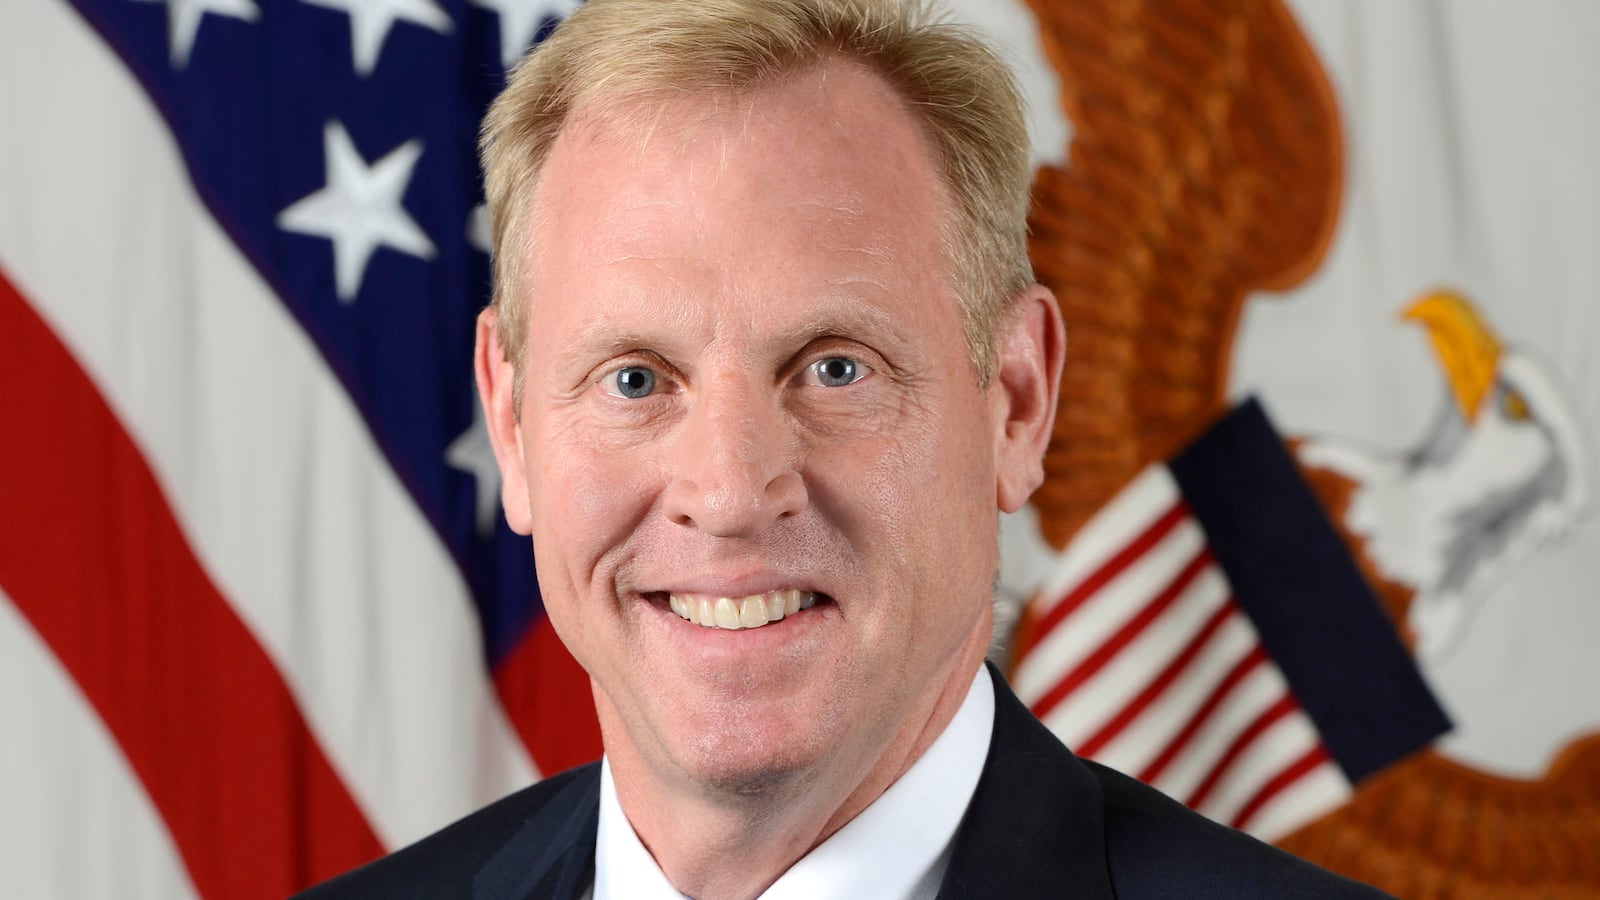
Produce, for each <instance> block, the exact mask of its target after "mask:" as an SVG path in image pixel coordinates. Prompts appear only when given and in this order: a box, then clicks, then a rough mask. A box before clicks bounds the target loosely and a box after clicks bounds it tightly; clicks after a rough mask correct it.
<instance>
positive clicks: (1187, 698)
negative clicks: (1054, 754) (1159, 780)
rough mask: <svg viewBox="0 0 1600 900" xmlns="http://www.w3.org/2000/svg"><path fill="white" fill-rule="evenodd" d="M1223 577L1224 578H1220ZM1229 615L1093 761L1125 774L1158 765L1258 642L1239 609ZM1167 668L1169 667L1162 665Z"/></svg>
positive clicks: (1230, 604) (1231, 607) (1231, 609)
mask: <svg viewBox="0 0 1600 900" xmlns="http://www.w3.org/2000/svg"><path fill="white" fill-rule="evenodd" d="M1219 577H1220V576H1219ZM1228 605H1229V607H1230V613H1229V615H1228V617H1227V619H1226V621H1224V622H1223V623H1222V625H1221V627H1220V628H1218V629H1217V631H1216V633H1215V634H1213V635H1211V636H1210V638H1209V639H1208V640H1207V641H1206V643H1205V645H1204V646H1203V647H1202V648H1201V650H1200V652H1199V653H1198V654H1196V655H1195V657H1194V659H1192V660H1190V661H1189V664H1188V665H1186V666H1185V667H1184V669H1183V671H1182V672H1180V673H1179V674H1178V677H1177V678H1176V679H1174V680H1173V682H1172V683H1171V684H1169V685H1167V687H1166V689H1165V690H1164V691H1162V693H1161V696H1159V697H1158V698H1156V700H1155V701H1154V702H1152V703H1151V704H1150V705H1149V706H1148V707H1146V708H1145V710H1144V711H1143V712H1142V713H1140V714H1139V717H1138V718H1136V719H1134V720H1133V721H1132V722H1131V723H1129V725H1128V727H1127V728H1125V729H1124V730H1123V731H1122V733H1121V734H1118V735H1117V736H1116V737H1115V738H1114V739H1112V740H1111V741H1110V742H1108V743H1107V744H1106V745H1105V747H1104V748H1103V749H1102V750H1101V751H1100V752H1099V753H1096V754H1095V759H1097V760H1099V761H1100V762H1103V763H1105V764H1106V765H1108V766H1111V767H1113V768H1115V769H1120V770H1121V771H1123V772H1131V773H1138V772H1142V771H1144V769H1145V767H1147V766H1149V765H1150V764H1151V763H1152V762H1154V761H1155V757H1156V755H1157V754H1159V753H1160V752H1161V751H1162V749H1163V748H1165V747H1166V746H1167V745H1168V744H1170V743H1171V742H1172V741H1173V740H1175V739H1176V738H1177V737H1178V731H1179V729H1181V728H1182V727H1183V725H1184V723H1185V722H1187V721H1188V720H1189V716H1190V714H1191V713H1193V712H1194V711H1195V710H1196V709H1198V708H1199V707H1200V705H1201V704H1202V703H1204V702H1205V699H1206V698H1207V697H1208V696H1210V695H1211V692H1212V691H1213V690H1215V688H1216V686H1217V684H1218V682H1220V681H1221V680H1222V679H1223V678H1224V677H1225V676H1226V675H1227V674H1228V671H1229V670H1230V669H1232V668H1233V667H1234V666H1235V665H1237V664H1238V662H1239V661H1240V660H1241V659H1243V658H1244V657H1245V656H1247V655H1249V653H1250V651H1252V650H1254V649H1255V648H1256V646H1257V644H1258V643H1259V641H1258V640H1257V638H1256V632H1255V629H1254V628H1251V627H1250V622H1249V620H1248V619H1246V618H1245V615H1244V613H1242V612H1240V611H1239V609H1238V607H1236V606H1233V605H1232V603H1229V604H1228ZM1162 666H1165V662H1163V663H1162Z"/></svg>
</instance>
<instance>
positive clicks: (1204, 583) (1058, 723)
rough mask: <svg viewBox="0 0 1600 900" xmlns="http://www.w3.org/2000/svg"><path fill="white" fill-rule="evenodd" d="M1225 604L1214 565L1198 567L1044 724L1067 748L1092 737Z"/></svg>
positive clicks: (1224, 590)
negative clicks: (1174, 597)
mask: <svg viewBox="0 0 1600 900" xmlns="http://www.w3.org/2000/svg"><path fill="white" fill-rule="evenodd" d="M1158 590H1159V589H1158ZM1227 602H1228V583H1227V581H1226V580H1224V579H1223V577H1222V573H1221V572H1219V571H1218V570H1217V568H1216V567H1215V566H1206V567H1205V568H1203V569H1201V571H1200V574H1199V575H1197V576H1196V577H1195V580H1194V581H1192V582H1191V583H1190V584H1189V585H1188V586H1186V587H1185V588H1184V589H1183V591H1182V592H1181V593H1180V594H1179V596H1178V598H1177V600H1176V601H1175V602H1174V603H1173V605H1172V606H1171V607H1169V608H1168V609H1166V610H1165V611H1164V612H1162V613H1161V615H1159V616H1157V617H1156V618H1155V620H1154V621H1152V622H1150V624H1148V625H1146V626H1145V627H1144V629H1143V630H1142V631H1140V632H1139V636H1138V637H1136V638H1134V639H1133V640H1132V641H1131V642H1129V643H1128V645H1127V646H1125V647H1123V648H1122V650H1121V651H1120V652H1119V653H1117V655H1116V656H1114V657H1113V658H1112V659H1111V661H1110V662H1109V663H1107V664H1106V666H1105V668H1103V669H1101V670H1100V671H1099V672H1097V673H1096V674H1095V675H1094V676H1093V677H1092V678H1090V679H1089V680H1088V681H1087V682H1085V683H1084V684H1083V685H1082V686H1081V687H1079V688H1078V689H1077V690H1076V691H1074V692H1073V693H1072V694H1071V695H1069V696H1068V697H1067V699H1066V700H1063V701H1062V702H1061V705H1060V706H1057V707H1056V708H1055V710H1053V711H1052V713H1051V715H1049V716H1047V717H1046V718H1045V720H1044V721H1045V724H1046V725H1049V726H1050V728H1051V730H1052V731H1054V732H1055V733H1056V734H1058V735H1060V737H1061V740H1063V741H1064V742H1066V744H1067V746H1069V747H1072V746H1076V745H1078V744H1081V743H1083V742H1084V741H1085V740H1088V739H1089V738H1090V737H1093V736H1094V735H1095V733H1096V732H1098V731H1099V730H1100V729H1101V728H1102V727H1104V726H1105V724H1106V723H1107V721H1108V720H1110V719H1111V718H1112V717H1113V716H1115V715H1117V714H1118V713H1120V712H1122V710H1123V709H1125V708H1126V707H1127V706H1128V705H1129V703H1131V702H1132V701H1133V699H1134V698H1135V697H1136V696H1138V694H1139V692H1140V691H1142V690H1144V689H1145V687H1146V686H1148V685H1149V684H1150V681H1151V679H1152V678H1154V677H1155V676H1156V675H1157V674H1158V673H1159V672H1160V671H1161V669H1162V668H1163V667H1164V666H1165V665H1166V664H1167V663H1168V662H1169V661H1170V660H1171V659H1172V658H1173V657H1175V656H1177V655H1178V651H1180V650H1181V649H1183V646H1184V645H1185V644H1187V643H1188V642H1189V641H1190V639H1191V638H1193V637H1194V635H1195V633H1196V632H1198V631H1199V630H1200V629H1201V626H1203V625H1205V623H1206V621H1207V620H1208V619H1210V618H1211V617H1212V615H1214V614H1215V613H1216V612H1217V610H1219V609H1220V608H1222V607H1223V606H1224V605H1225V604H1226V603H1227ZM1141 605H1142V604H1141ZM1071 622H1072V620H1070V619H1069V620H1068V623H1069V624H1066V625H1064V627H1066V628H1071V627H1072V624H1070V623H1071ZM1096 758H1097V759H1100V760H1101V761H1102V762H1105V763H1107V764H1108V765H1113V766H1114V765H1116V763H1115V762H1112V761H1110V760H1108V759H1105V758H1104V757H1103V755H1101V754H1096Z"/></svg>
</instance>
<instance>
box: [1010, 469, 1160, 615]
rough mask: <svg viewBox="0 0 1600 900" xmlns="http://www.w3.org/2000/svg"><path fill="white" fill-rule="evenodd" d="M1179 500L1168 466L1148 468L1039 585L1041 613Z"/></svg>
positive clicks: (1084, 530)
mask: <svg viewBox="0 0 1600 900" xmlns="http://www.w3.org/2000/svg"><path fill="white" fill-rule="evenodd" d="M1180 497H1181V495H1180V494H1179V493H1178V483H1177V482H1176V481H1174V480H1173V478H1172V473H1171V472H1170V471H1168V470H1167V467H1166V466H1149V467H1148V468H1146V469H1145V470H1144V471H1143V472H1141V473H1139V476H1138V477H1137V478H1135V479H1134V480H1133V481H1131V482H1129V483H1128V486H1127V487H1125V488H1123V489H1122V490H1121V491H1120V492H1118V494H1117V496H1116V497H1114V498H1112V500H1111V502H1110V503H1107V504H1106V505H1105V506H1102V507H1101V508H1100V511H1099V512H1097V513H1095V516H1094V518H1092V519H1090V520H1089V521H1088V522H1086V523H1085V524H1084V526H1083V527H1082V528H1081V529H1079V530H1078V533H1077V534H1075V535H1073V536H1072V543H1071V544H1069V545H1068V546H1067V549H1066V550H1064V551H1063V552H1062V554H1061V557H1060V562H1059V563H1058V564H1057V565H1056V566H1055V567H1054V568H1052V569H1051V571H1050V572H1049V573H1048V574H1046V575H1045V577H1044V581H1043V583H1042V584H1040V586H1039V596H1040V597H1041V598H1043V599H1044V600H1045V605H1043V606H1041V607H1040V608H1039V611H1040V612H1041V613H1042V612H1046V611H1048V610H1049V608H1050V605H1052V602H1053V601H1055V600H1057V599H1059V598H1061V597H1063V596H1065V595H1066V594H1067V592H1068V591H1070V590H1071V589H1072V588H1074V587H1076V586H1078V585H1079V584H1082V583H1083V581H1084V579H1086V578H1088V577H1089V576H1090V575H1092V574H1094V571H1095V570H1096V569H1098V568H1100V566H1101V565H1103V564H1104V563H1105V561H1106V560H1108V559H1110V558H1111V557H1112V556H1115V555H1116V553H1117V551H1119V550H1121V549H1122V548H1123V547H1126V546H1127V545H1128V544H1129V543H1131V542H1132V541H1133V540H1134V539H1135V538H1137V537H1138V536H1139V535H1140V534H1142V533H1144V530H1145V529H1147V528H1149V527H1150V525H1151V524H1152V523H1153V522H1155V520H1156V519H1159V518H1160V517H1161V515H1162V514H1163V513H1165V512H1166V511H1167V510H1169V509H1171V508H1172V506H1173V504H1175V503H1177V502H1178V500H1179V499H1180Z"/></svg>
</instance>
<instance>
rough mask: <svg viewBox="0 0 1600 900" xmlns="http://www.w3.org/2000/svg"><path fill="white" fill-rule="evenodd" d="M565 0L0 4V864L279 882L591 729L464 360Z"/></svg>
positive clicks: (162, 879)
mask: <svg viewBox="0 0 1600 900" xmlns="http://www.w3.org/2000/svg"><path fill="white" fill-rule="evenodd" d="M573 5H574V4H573V3H571V2H567V0H471V2H468V0H390V2H368V0H72V2H67V0H29V2H12V3H4V4H0V341H3V352H0V683H3V685H4V687H3V688H0V896H6V897H29V898H32V897H113V896H114V897H119V898H138V897H184V896H196V897H203V898H223V897H278V896H282V895H284V894H286V893H288V892H290V891H292V890H294V889H297V888H299V887H302V886H305V885H307V884H310V883H312V882H314V881H318V880H321V879H323V878H326V877H328V876H330V875H332V874H335V873H337V872H339V871H342V870H344V869H346V868H349V867H351V866H353V865H355V864H358V863H360V862H363V861H365V860H367V859H370V858H372V857H374V856H376V855H378V854H379V853H381V852H383V851H385V850H388V849H392V848H395V847H398V846H400V845H403V844H405V843H407V842H409V841H411V840H414V839H416V838H418V837H421V836H422V835H424V834H426V833H428V832H430V831H432V830H434V829H436V828H438V827H439V826H441V825H442V824H444V823H446V822H448V821H450V820H452V819H454V818H456V817H458V816H460V815H463V814H465V813H466V812H468V811H470V810H471V809H473V808H475V807H477V806H479V805H481V804H483V803H485V802H487V801H489V800H491V799H493V798H495V797H498V796H500V795H503V794H505V793H507V792H509V791H511V790H513V789H516V788H518V787H521V786H522V785H525V784H527V783H529V782H531V781H532V780H534V779H535V778H536V777H538V774H539V773H540V772H547V771H555V770H558V769H560V768H564V767H566V766H567V765H570V764H572V763H574V762H578V761H582V760H583V759H585V758H592V757H593V756H594V755H596V754H597V752H598V739H597V735H596V731H595V726H594V724H593V712H592V708H591V707H590V702H589V695H588V689H587V682H586V679H584V678H583V676H582V675H581V673H580V672H578V671H577V670H576V668H575V666H574V665H573V664H572V663H571V661H570V659H569V658H568V657H566V655H565V653H564V652H563V651H561V649H560V647H559V643H558V642H557V641H556V640H555V639H554V638H553V636H552V635H551V634H550V632H549V629H548V628H547V627H546V626H544V625H543V617H542V613H541V606H540V603H539V598H538V596H537V589H536V585H535V582H534V578H533V572H532V563H531V557H530V553H529V548H528V544H527V542H526V540H525V539H523V538H520V537H518V536H516V535H513V534H511V533H510V532H509V531H508V530H507V528H506V527H505V524H504V522H503V520H502V518H501V517H500V516H499V514H498V513H499V504H498V487H499V486H498V483H497V477H496V473H495V469H494V466H493V461H492V458H491V456H490V454H489V451H488V445H487V440H486V438H485V436H484V435H483V433H482V426H481V424H480V420H479V419H478V418H477V417H476V413H475V409H476V403H475V398H474V393H473V388H472V383H471V377H472V376H471V370H470V355H471V345H472V339H473V337H472V336H473V324H474V316H475V314H476V312H477V310H478V309H480V308H481V307H482V306H483V305H484V303H485V302H486V301H487V299H488V291H489V264H488V256H487V251H486V246H485V239H484V232H485V226H484V222H483V214H482V211H481V192H480V187H479V175H478V169H477V164H476V159H475V152H474V142H475V134H476V130H477V127H478V120H479V117H480V116H481V114H482V112H483V109H484V107H485V105H486V104H487V102H488V101H489V99H490V98H492V97H493V95H494V94H495V92H496V91H497V90H498V89H499V88H500V86H501V85H502V84H503V80H504V72H505V69H506V67H507V66H508V65H509V64H510V63H511V62H512V61H514V60H515V58H516V57H517V55H518V54H519V53H520V52H521V50H522V49H523V48H524V47H525V46H527V45H528V44H529V43H531V42H533V41H535V40H536V39H537V38H538V37H540V36H541V35H542V34H543V33H545V32H546V31H547V30H548V29H549V28H550V27H551V26H552V25H553V24H554V23H555V21H557V19H558V17H560V16H561V15H564V14H565V13H566V12H569V11H570V8H571V7H572V6H573Z"/></svg>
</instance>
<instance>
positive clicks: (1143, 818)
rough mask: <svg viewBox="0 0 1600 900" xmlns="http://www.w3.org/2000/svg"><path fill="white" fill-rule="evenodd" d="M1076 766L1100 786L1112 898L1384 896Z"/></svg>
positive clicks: (1143, 789)
mask: <svg viewBox="0 0 1600 900" xmlns="http://www.w3.org/2000/svg"><path fill="white" fill-rule="evenodd" d="M1079 762H1080V763H1081V764H1082V765H1084V766H1086V767H1088V769H1089V770H1090V772H1091V773H1093V775H1094V777H1095V780H1096V781H1098V782H1099V784H1100V790H1101V796H1102V798H1103V802H1102V810H1103V815H1104V826H1105V841H1106V864H1107V868H1108V869H1109V870H1110V875H1111V882H1112V885H1113V887H1114V889H1115V892H1116V895H1117V896H1118V897H1180V896H1181V897H1194V898H1205V897H1217V898H1223V897H1226V898H1249V897H1260V898H1269V897H1271V898H1275V897H1326V898H1347V897H1348V898H1382V897H1385V896H1387V895H1386V894H1384V893H1383V892H1381V891H1378V890H1376V889H1374V888H1371V887H1368V886H1366V885H1363V884H1359V883H1357V882H1354V881H1350V880H1348V879H1345V878H1341V877H1339V876H1337V875H1334V874H1333V873H1331V872H1328V871H1326V870H1324V869H1321V868H1319V867H1317V866H1315V865H1312V864H1311V863H1309V862H1306V861H1305V860H1303V859H1300V858H1299V857H1296V856H1292V855H1290V854H1288V853H1285V852H1283V851H1282V850H1279V849H1277V848H1276V847H1273V846H1271V845H1269V844H1265V843H1263V842H1261V841H1259V840H1256V839H1255V838H1253V837H1250V836H1249V835H1247V834H1244V833H1243V832H1240V831H1235V830H1234V829H1232V828H1228V827H1225V826H1223V825H1219V824H1217V823H1215V822H1213V821H1211V820H1210V819H1207V818H1205V817H1204V816H1201V815H1200V814H1198V813H1196V812H1193V811H1192V810H1190V809H1188V808H1187V807H1185V806H1183V805H1182V804H1180V803H1178V802H1177V801H1176V800H1173V799H1171V798H1170V797H1168V796H1166V795H1165V794H1162V793H1160V792H1159V791H1156V790H1155V789H1153V788H1151V787H1148V786H1147V785H1145V784H1143V783H1141V782H1139V781H1137V780H1135V779H1133V778H1130V777H1128V776H1126V775H1124V774H1122V773H1121V772H1118V771H1116V770H1114V769H1109V768H1106V767H1105V766H1102V765H1100V764H1098V763H1095V762H1092V761H1089V760H1080V761H1079Z"/></svg>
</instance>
